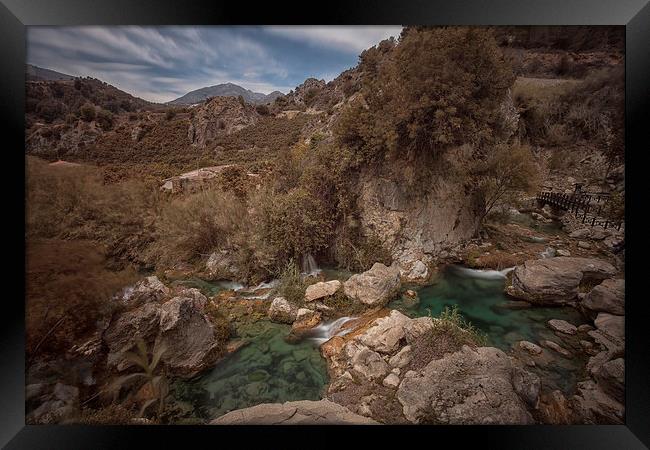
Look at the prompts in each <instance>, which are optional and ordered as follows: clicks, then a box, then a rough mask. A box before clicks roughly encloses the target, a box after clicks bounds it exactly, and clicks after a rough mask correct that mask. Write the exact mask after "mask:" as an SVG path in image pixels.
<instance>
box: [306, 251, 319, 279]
mask: <svg viewBox="0 0 650 450" xmlns="http://www.w3.org/2000/svg"><path fill="white" fill-rule="evenodd" d="M320 271H321V270H320V269H319V268H318V264H316V260H315V259H314V257H313V256H312V255H311V253H307V254H306V255H303V256H302V273H303V274H305V275H318V274H319V273H320Z"/></svg>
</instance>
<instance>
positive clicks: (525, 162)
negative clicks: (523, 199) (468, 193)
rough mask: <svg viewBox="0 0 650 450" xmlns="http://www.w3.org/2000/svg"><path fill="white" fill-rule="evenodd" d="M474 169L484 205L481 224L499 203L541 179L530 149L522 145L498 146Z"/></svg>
mask: <svg viewBox="0 0 650 450" xmlns="http://www.w3.org/2000/svg"><path fill="white" fill-rule="evenodd" d="M470 171H471V172H472V175H473V179H474V182H475V183H476V188H477V192H478V194H479V197H480V200H481V205H482V212H481V214H480V216H479V219H480V221H479V225H480V223H482V221H483V220H484V219H485V217H486V216H487V215H488V214H489V213H490V211H492V209H493V208H494V207H495V206H496V205H497V204H499V202H502V201H504V200H506V199H507V198H508V197H509V196H511V195H513V194H516V193H518V192H521V191H529V192H530V191H533V190H534V189H535V188H536V186H537V182H538V170H537V166H536V165H535V162H534V159H533V155H532V154H531V152H530V148H529V147H528V146H527V145H521V144H514V145H507V144H500V145H497V146H496V147H495V148H494V149H493V150H492V151H491V152H489V154H488V155H486V157H485V158H483V159H481V160H479V161H477V162H476V163H475V165H474V166H473V167H472V168H471V169H470Z"/></svg>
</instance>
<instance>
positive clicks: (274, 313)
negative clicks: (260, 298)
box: [268, 297, 298, 324]
mask: <svg viewBox="0 0 650 450" xmlns="http://www.w3.org/2000/svg"><path fill="white" fill-rule="evenodd" d="M268 316H269V319H270V320H271V322H277V323H289V324H290V323H293V322H294V321H295V320H296V317H297V316H298V307H297V306H295V305H293V304H291V303H290V302H289V301H288V300H287V299H286V298H284V297H276V298H274V299H273V301H272V302H271V306H270V307H269V312H268Z"/></svg>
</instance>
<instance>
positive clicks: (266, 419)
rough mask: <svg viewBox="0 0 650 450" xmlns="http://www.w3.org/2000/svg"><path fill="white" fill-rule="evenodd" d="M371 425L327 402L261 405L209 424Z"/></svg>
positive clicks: (302, 401)
mask: <svg viewBox="0 0 650 450" xmlns="http://www.w3.org/2000/svg"><path fill="white" fill-rule="evenodd" d="M344 424H355V425H374V424H377V422H375V421H374V420H372V419H369V418H367V417H363V416H360V415H358V414H354V413H353V412H351V411H350V410H349V409H347V408H345V407H344V406H341V405H339V404H336V403H334V402H331V401H329V400H319V401H311V400H301V401H297V402H285V403H263V404H261V405H256V406H252V407H250V408H244V409H238V410H235V411H231V412H229V413H228V414H225V415H223V416H221V417H219V418H217V419H215V420H213V421H211V422H210V425H344Z"/></svg>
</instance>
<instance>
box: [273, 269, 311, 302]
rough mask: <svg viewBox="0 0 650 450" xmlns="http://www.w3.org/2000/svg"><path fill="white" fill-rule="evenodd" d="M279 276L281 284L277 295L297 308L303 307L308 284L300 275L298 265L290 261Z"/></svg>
mask: <svg viewBox="0 0 650 450" xmlns="http://www.w3.org/2000/svg"><path fill="white" fill-rule="evenodd" d="M278 275H279V277H278V278H279V280H280V283H279V285H278V287H277V295H278V296H281V297H284V298H285V299H286V300H287V301H289V302H290V303H292V304H294V305H296V306H302V304H303V303H304V300H305V290H306V289H307V284H306V283H305V281H304V280H303V278H302V275H301V274H300V269H299V268H298V265H297V264H296V263H295V262H294V260H293V259H290V260H289V261H288V262H287V263H286V265H285V266H284V268H283V269H282V271H281V272H280V273H279V274H278Z"/></svg>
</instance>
